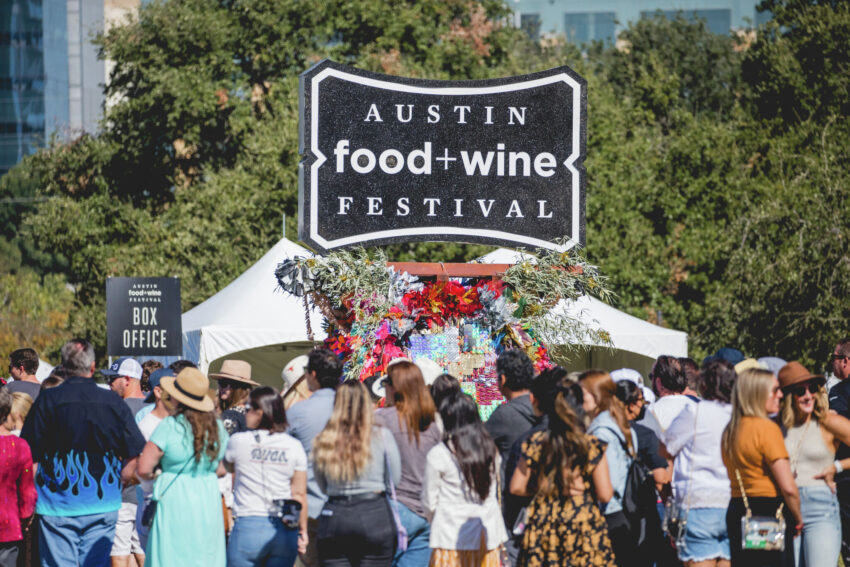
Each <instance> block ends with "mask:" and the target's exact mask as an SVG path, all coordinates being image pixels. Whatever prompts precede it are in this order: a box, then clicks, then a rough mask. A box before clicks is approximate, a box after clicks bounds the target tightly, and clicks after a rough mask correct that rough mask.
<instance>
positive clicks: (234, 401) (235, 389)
mask: <svg viewBox="0 0 850 567" xmlns="http://www.w3.org/2000/svg"><path fill="white" fill-rule="evenodd" d="M250 395H251V385H250V384H245V385H244V386H241V385H239V386H237V385H236V382H233V383H232V385H231V387H230V397H229V398H228V399H226V400H224V402H223V403H222V405H221V411H225V410H229V409H230V408H235V407H237V406H241V405H242V404H244V403H245V402H247V401H248V397H249V396H250ZM219 400H221V398H219Z"/></svg>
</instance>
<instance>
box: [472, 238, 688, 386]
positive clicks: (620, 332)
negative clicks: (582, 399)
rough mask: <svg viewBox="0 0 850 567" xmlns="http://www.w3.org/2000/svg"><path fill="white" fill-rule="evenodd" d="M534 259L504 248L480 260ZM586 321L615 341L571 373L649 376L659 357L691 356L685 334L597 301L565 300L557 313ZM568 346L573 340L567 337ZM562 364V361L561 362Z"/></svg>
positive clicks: (572, 365) (574, 365)
mask: <svg viewBox="0 0 850 567" xmlns="http://www.w3.org/2000/svg"><path fill="white" fill-rule="evenodd" d="M533 258H534V257H533V256H530V255H528V254H522V253H520V252H516V251H514V250H507V249H505V248H500V249H498V250H494V251H493V252H490V253H489V254H487V255H485V256H482V257H481V258H479V261H480V262H482V263H485V264H515V263H517V262H518V261H521V260H523V259H532V260H533ZM553 310H554V311H556V312H558V313H567V314H569V315H571V316H573V317H577V318H579V319H581V320H583V321H584V322H585V323H587V324H588V325H589V326H591V327H592V328H596V329H602V330H604V331H606V332H607V333H608V334H609V335H610V337H611V345H608V346H606V345H602V344H596V345H591V348H590V349H589V350H588V352H587V353H586V354H585V356H584V357H582V358H581V359H580V360H570V361H568V362H566V366H568V367H570V368H571V369H585V368H603V369H606V370H614V369H617V368H622V367H628V368H634V369H636V370H638V371H640V372H641V373H643V374H644V376H645V375H647V374H648V373H649V369H650V367H651V365H652V361H654V360H655V359H656V358H657V357H658V356H660V355H662V354H668V355H672V356H677V357H679V356H688V335H687V333H684V332H682V331H676V330H673V329H667V328H665V327H660V326H658V325H653V324H652V323H649V322H647V321H643V320H641V319H638V318H637V317H633V316H631V315H629V314H628V313H623V312H622V311H619V310H617V309H615V308H614V307H611V306H610V305H608V304H606V303H603V302H602V301H599V300H598V299H595V298H593V297H589V296H582V297H580V298H578V299H577V300H576V301H567V300H562V301H561V302H560V303H558V305H556V306H555V307H554V309H553ZM563 339H564V344H567V343H569V342H571V337H569V336H566V335H565V336H564V337H563ZM559 362H561V361H559Z"/></svg>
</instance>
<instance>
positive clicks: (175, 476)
mask: <svg viewBox="0 0 850 567" xmlns="http://www.w3.org/2000/svg"><path fill="white" fill-rule="evenodd" d="M194 460H195V455H192V456H191V457H190V458H189V460H188V461H186V462H185V463H183V466H182V467H180V470H179V471H177V474H176V475H174V478H172V479H171V482H169V483H168V486H166V487H165V490H163V491H162V494H160V495H159V497H160V498H162V497H163V496H165V493H166V492H168V489H169V488H171V485H172V484H174V481H176V480H177V477H178V476H180V475H181V474H183V471H184V470H186V467H187V466H189V463H191V462H192V461H194Z"/></svg>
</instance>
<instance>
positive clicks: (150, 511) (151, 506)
mask: <svg viewBox="0 0 850 567" xmlns="http://www.w3.org/2000/svg"><path fill="white" fill-rule="evenodd" d="M194 459H195V457H194V456H192V457H190V458H189V460H188V461H186V462H185V463H183V466H182V467H180V470H179V471H177V474H176V475H174V478H172V479H171V482H169V483H168V486H166V487H165V490H163V491H162V494H161V495H160V498H162V497H163V496H165V493H166V492H168V490H169V489H170V488H171V485H173V484H174V481H176V480H177V477H179V476H180V475H181V474H183V471H184V470H186V467H187V466H188V465H189V463H191V462H192V461H193V460H194ZM157 502H158V501H157V500H151V501H150V502H148V505H147V506H145V511H144V512H142V525H143V526H145V527H146V528H148V529H150V527H151V526H152V525H153V517H154V516H155V515H156V503H157Z"/></svg>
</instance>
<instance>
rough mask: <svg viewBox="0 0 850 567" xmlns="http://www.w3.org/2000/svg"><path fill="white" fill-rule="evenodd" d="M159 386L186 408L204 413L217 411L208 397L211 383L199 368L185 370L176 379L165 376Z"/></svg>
mask: <svg viewBox="0 0 850 567" xmlns="http://www.w3.org/2000/svg"><path fill="white" fill-rule="evenodd" d="M159 385H160V387H161V388H162V389H163V390H165V391H166V392H168V394H169V395H170V396H171V397H172V398H174V399H175V400H177V401H178V402H180V403H181V404H183V405H184V406H188V407H190V408H192V409H195V410H198V411H203V412H208V411H213V410H214V409H215V403H214V402H213V401H212V398H210V397H209V396H208V395H207V391H208V390H209V388H210V381H209V379H207V377H206V376H204V375H203V373H202V372H201V371H200V370H198V369H197V368H192V367H189V368H184V369H183V370H181V371H180V374H178V375H177V377H176V378H175V377H174V376H164V377H163V378H162V380H161V381H160V383H159Z"/></svg>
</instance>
